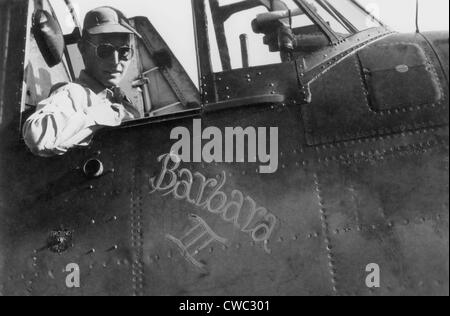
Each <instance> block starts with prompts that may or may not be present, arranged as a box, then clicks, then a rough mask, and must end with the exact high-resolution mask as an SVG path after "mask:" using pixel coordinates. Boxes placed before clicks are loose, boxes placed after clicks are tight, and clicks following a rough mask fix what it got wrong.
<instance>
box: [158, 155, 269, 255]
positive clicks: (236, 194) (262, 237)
mask: <svg viewBox="0 0 450 316" xmlns="http://www.w3.org/2000/svg"><path fill="white" fill-rule="evenodd" d="M158 162H162V170H161V173H160V174H159V176H157V177H154V178H151V179H150V186H151V188H152V191H151V192H150V194H152V193H154V192H163V193H162V196H168V195H173V197H174V198H175V199H176V200H185V201H187V202H188V203H190V204H192V205H194V206H196V207H198V208H201V209H203V210H206V211H208V212H210V213H212V214H216V215H218V216H220V217H221V218H222V219H223V220H224V221H225V222H227V223H231V224H233V225H234V227H235V228H236V229H239V230H240V231H241V232H243V233H247V234H249V235H250V237H251V238H252V239H253V241H254V242H256V243H262V244H263V247H264V249H265V250H266V251H267V252H268V253H270V250H269V248H268V243H269V239H270V236H271V235H272V233H273V231H274V229H275V226H276V224H277V218H276V217H275V216H274V215H273V214H271V213H269V212H268V211H267V210H266V209H265V208H263V207H258V206H257V205H256V202H255V201H254V200H253V199H252V198H251V197H249V196H246V197H244V195H243V193H242V192H241V191H239V190H233V191H232V192H231V197H229V196H228V195H227V194H225V193H224V192H223V191H222V188H223V187H224V186H225V184H226V181H227V178H226V174H225V172H222V175H221V177H219V178H220V179H219V180H217V179H207V178H206V177H205V176H204V175H203V174H201V173H200V172H196V173H194V174H192V172H191V171H190V170H188V169H180V170H178V169H179V167H180V163H181V160H180V159H177V157H174V155H171V154H166V155H163V156H161V157H159V158H158Z"/></svg>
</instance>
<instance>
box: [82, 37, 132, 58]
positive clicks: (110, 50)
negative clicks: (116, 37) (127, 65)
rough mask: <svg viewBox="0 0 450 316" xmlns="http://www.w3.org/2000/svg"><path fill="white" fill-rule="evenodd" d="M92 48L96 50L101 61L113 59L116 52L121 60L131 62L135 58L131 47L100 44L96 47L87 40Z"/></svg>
mask: <svg viewBox="0 0 450 316" xmlns="http://www.w3.org/2000/svg"><path fill="white" fill-rule="evenodd" d="M86 41H87V42H88V43H89V44H90V45H91V46H92V47H94V48H95V53H96V54H97V57H99V58H101V59H108V58H111V57H112V56H113V55H114V53H115V52H118V53H119V59H120V60H126V61H128V60H130V59H131V58H133V55H134V50H133V48H131V47H129V46H122V47H116V46H114V45H112V44H100V45H96V44H94V43H92V42H91V41H89V40H86Z"/></svg>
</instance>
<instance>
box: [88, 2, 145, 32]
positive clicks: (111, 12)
mask: <svg viewBox="0 0 450 316" xmlns="http://www.w3.org/2000/svg"><path fill="white" fill-rule="evenodd" d="M83 27H84V30H85V31H86V32H88V33H89V34H91V35H96V34H104V33H127V34H134V35H136V36H138V37H139V38H140V37H141V35H140V34H139V33H138V32H137V31H136V30H135V29H134V28H133V27H132V26H131V25H130V23H129V22H128V19H127V18H126V17H125V15H124V14H123V13H122V12H121V11H119V10H117V9H114V8H112V7H99V8H97V9H94V10H91V11H89V12H88V13H87V14H86V17H85V18H84V26H83Z"/></svg>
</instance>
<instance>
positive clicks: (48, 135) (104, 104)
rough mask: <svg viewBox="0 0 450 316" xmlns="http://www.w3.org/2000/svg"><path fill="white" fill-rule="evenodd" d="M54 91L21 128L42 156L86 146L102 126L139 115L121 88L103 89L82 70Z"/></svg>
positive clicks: (29, 145)
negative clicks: (76, 77)
mask: <svg viewBox="0 0 450 316" xmlns="http://www.w3.org/2000/svg"><path fill="white" fill-rule="evenodd" d="M54 90H55V91H52V92H51V93H50V97H49V98H48V99H46V100H44V101H42V102H41V103H39V105H38V106H37V109H36V112H35V113H34V114H33V115H31V116H30V117H29V118H28V119H27V121H26V122H25V124H24V127H23V137H24V140H25V143H26V144H27V146H28V148H29V149H30V150H31V152H32V153H34V154H35V155H38V156H41V157H51V156H55V155H63V154H65V153H66V152H67V151H68V150H69V149H70V148H74V147H84V146H88V145H89V143H90V142H91V140H92V137H93V134H94V133H95V132H96V131H97V130H99V129H101V128H102V127H105V126H119V125H120V124H121V123H122V122H124V121H128V120H133V119H137V118H139V116H140V115H139V112H138V111H137V110H136V109H135V108H134V107H133V105H132V104H131V102H130V101H129V99H127V98H126V97H125V96H124V94H123V93H122V91H121V90H120V88H114V89H112V90H110V89H105V88H104V87H103V86H102V85H101V84H100V83H99V82H97V81H96V80H95V79H93V78H92V77H90V76H89V75H88V74H87V73H86V72H85V71H82V72H81V74H80V78H79V79H78V80H77V82H76V83H67V84H59V85H57V86H55V88H54Z"/></svg>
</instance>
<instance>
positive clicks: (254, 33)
mask: <svg viewBox="0 0 450 316" xmlns="http://www.w3.org/2000/svg"><path fill="white" fill-rule="evenodd" d="M207 2H208V3H207V4H206V14H207V18H208V22H209V24H210V25H213V27H212V28H211V29H210V30H209V42H210V45H211V58H212V62H213V66H214V72H219V71H227V70H231V69H236V68H246V67H252V66H261V65H267V64H274V63H280V62H285V61H289V60H294V59H296V58H298V57H299V56H301V55H305V54H311V53H313V52H315V51H317V50H319V49H321V48H323V47H326V46H329V45H332V44H335V43H337V42H339V41H341V40H343V39H345V38H347V37H349V36H352V35H354V34H356V33H359V32H361V31H364V30H367V29H370V28H376V27H381V26H383V24H382V23H381V22H379V21H378V20H377V19H376V18H375V17H374V16H373V15H371V14H370V13H369V12H367V11H366V10H365V9H364V8H363V7H362V6H361V5H360V4H359V3H358V2H356V1H354V0H246V1H237V0H207ZM246 21H251V23H249V22H247V23H245V22H246ZM245 25H246V27H245V28H243V26H245ZM218 65H220V66H218Z"/></svg>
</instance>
